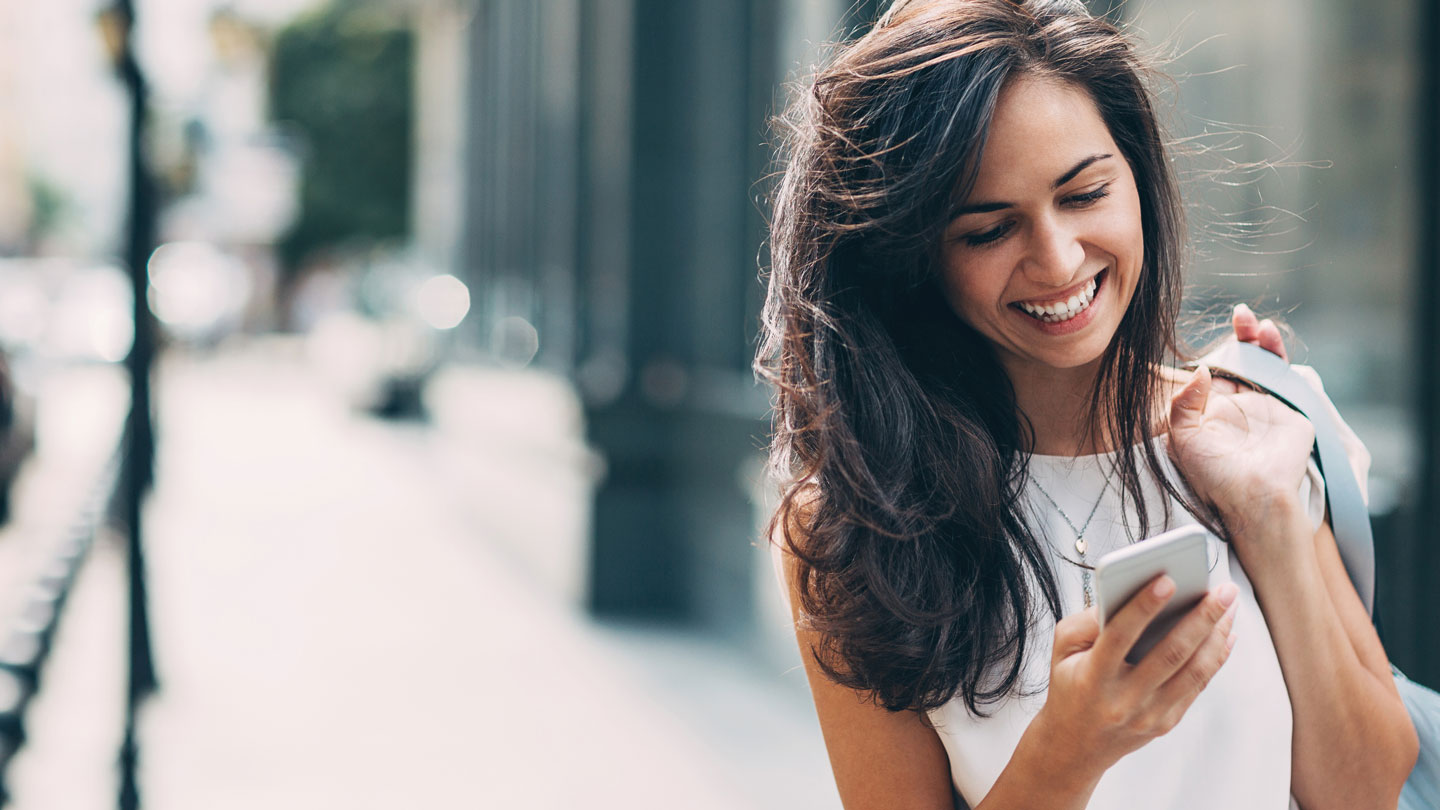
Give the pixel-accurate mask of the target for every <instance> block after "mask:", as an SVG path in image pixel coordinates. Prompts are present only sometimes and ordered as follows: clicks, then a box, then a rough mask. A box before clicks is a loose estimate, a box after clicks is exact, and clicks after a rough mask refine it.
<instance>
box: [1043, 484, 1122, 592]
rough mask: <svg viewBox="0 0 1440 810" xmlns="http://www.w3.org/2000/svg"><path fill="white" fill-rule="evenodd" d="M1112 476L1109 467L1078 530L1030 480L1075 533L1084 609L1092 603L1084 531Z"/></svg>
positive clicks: (1102, 498)
mask: <svg viewBox="0 0 1440 810" xmlns="http://www.w3.org/2000/svg"><path fill="white" fill-rule="evenodd" d="M1114 474H1115V468H1114V467H1111V468H1110V472H1109V473H1107V474H1106V475H1105V484H1104V486H1102V487H1100V496H1099V497H1098V498H1096V499H1095V505H1094V506H1092V507H1090V516H1089V517H1087V518H1085V525H1083V526H1081V527H1080V528H1078V529H1077V528H1075V521H1073V520H1071V519H1070V516H1069V515H1067V514H1065V510H1064V509H1061V508H1060V504H1058V503H1056V502H1055V499H1054V498H1052V497H1050V493H1048V492H1046V491H1045V487H1042V486H1040V482H1039V481H1037V480H1035V479H1034V478H1033V477H1032V478H1031V479H1030V482H1031V483H1033V484H1034V485H1035V489H1037V490H1039V491H1040V494H1041V495H1044V496H1045V500H1047V501H1049V502H1050V505H1051V506H1053V507H1055V511H1056V512H1059V513H1060V519H1061V520H1063V521H1065V525H1066V526H1069V527H1070V531H1072V532H1074V533H1075V551H1076V552H1078V553H1079V554H1080V583H1081V586H1082V588H1083V589H1084V592H1085V607H1087V608H1088V607H1090V605H1091V604H1092V603H1093V602H1094V595H1093V594H1092V593H1091V590H1090V569H1091V568H1092V567H1093V566H1090V565H1088V564H1086V562H1085V551H1086V549H1088V548H1089V546H1090V544H1089V543H1088V542H1087V541H1086V540H1085V530H1086V529H1088V528H1090V521H1092V520H1094V519H1095V513H1096V512H1098V511H1100V502H1101V501H1103V500H1105V493H1106V491H1108V490H1109V489H1110V476H1111V475H1114Z"/></svg>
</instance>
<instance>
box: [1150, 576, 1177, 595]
mask: <svg viewBox="0 0 1440 810" xmlns="http://www.w3.org/2000/svg"><path fill="white" fill-rule="evenodd" d="M1150 590H1151V591H1152V592H1153V593H1154V594H1155V595H1156V596H1158V597H1160V598H1161V599H1166V598H1168V597H1169V596H1170V594H1172V593H1174V592H1175V580H1173V579H1171V578H1170V577H1160V579H1158V580H1156V581H1155V586H1154V587H1153V588H1151V589H1150Z"/></svg>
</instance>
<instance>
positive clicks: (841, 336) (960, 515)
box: [756, 0, 1215, 715]
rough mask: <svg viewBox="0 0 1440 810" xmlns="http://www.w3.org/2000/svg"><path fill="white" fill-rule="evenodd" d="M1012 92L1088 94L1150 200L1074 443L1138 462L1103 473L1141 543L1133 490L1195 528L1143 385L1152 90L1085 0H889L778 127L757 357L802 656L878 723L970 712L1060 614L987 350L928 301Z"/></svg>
mask: <svg viewBox="0 0 1440 810" xmlns="http://www.w3.org/2000/svg"><path fill="white" fill-rule="evenodd" d="M1020 75H1028V76H1037V77H1044V78H1048V79H1055V80H1061V81H1065V82H1068V83H1070V84H1072V85H1073V86H1076V87H1079V88H1082V89H1083V90H1084V91H1085V92H1086V93H1088V94H1089V96H1090V98H1091V99H1092V100H1093V101H1094V102H1095V105H1096V107H1097V108H1098V110H1099V112H1100V115H1101V117H1102V119H1103V120H1104V122H1105V124H1106V125H1107V126H1108V127H1109V130H1110V134H1111V136H1112V137H1113V138H1114V139H1115V142H1116V144H1117V145H1118V146H1119V148H1120V150H1121V152H1122V153H1123V155H1124V157H1125V159H1126V160H1127V161H1128V162H1129V165H1130V168H1131V170H1132V172H1133V174H1134V177H1135V183H1136V186H1137V187H1138V189H1139V192H1140V204H1141V214H1142V220H1143V222H1142V229H1143V234H1144V265H1143V268H1142V272H1141V275H1140V279H1139V283H1138V287H1137V289H1136V290H1135V293H1134V296H1133V299H1132V301H1131V303H1130V306H1129V309H1128V311H1127V312H1126V314H1125V316H1124V318H1123V319H1122V322H1121V324H1120V326H1119V328H1118V331H1117V333H1116V335H1115V337H1114V339H1113V340H1112V342H1111V344H1110V346H1109V347H1108V348H1107V350H1106V352H1105V354H1104V356H1103V358H1102V362H1101V369H1100V371H1099V373H1098V374H1097V379H1096V382H1095V386H1094V389H1093V391H1092V393H1091V398H1090V408H1091V419H1090V420H1089V421H1090V424H1091V425H1092V426H1095V425H1104V426H1105V431H1104V433H1103V434H1102V435H1105V436H1107V437H1109V438H1110V439H1111V440H1112V441H1113V442H1114V446H1116V447H1137V446H1138V448H1139V449H1140V452H1139V453H1138V454H1135V453H1120V454H1118V462H1119V463H1118V466H1117V470H1116V476H1117V479H1118V480H1119V481H1120V482H1122V484H1123V486H1122V487H1121V489H1122V498H1123V499H1124V500H1125V502H1127V503H1133V504H1134V506H1135V509H1136V514H1137V516H1138V518H1139V523H1140V526H1139V532H1140V536H1144V535H1145V534H1148V532H1149V526H1150V516H1149V515H1147V514H1146V509H1145V498H1144V497H1143V495H1142V473H1143V472H1147V471H1148V473H1149V474H1150V476H1152V477H1153V478H1154V479H1155V480H1158V481H1160V482H1162V485H1163V487H1164V488H1165V489H1166V491H1167V492H1169V493H1170V494H1171V495H1172V496H1174V497H1176V498H1178V499H1179V500H1180V502H1181V503H1182V504H1184V505H1185V506H1186V508H1187V509H1190V510H1191V511H1196V512H1197V514H1202V513H1203V512H1204V510H1203V508H1199V509H1198V510H1197V506H1196V504H1194V502H1193V498H1192V497H1191V496H1190V495H1189V494H1188V493H1185V492H1181V491H1180V490H1179V488H1177V486H1176V485H1175V484H1173V483H1171V482H1170V480H1169V479H1168V477H1167V476H1166V474H1165V471H1164V468H1163V467H1162V465H1161V461H1160V459H1159V458H1158V457H1157V454H1156V451H1155V448H1154V442H1153V441H1151V440H1152V439H1153V438H1154V428H1153V426H1152V424H1151V418H1152V415H1153V414H1155V413H1156V410H1155V409H1156V406H1157V404H1158V403H1159V402H1160V397H1161V388H1160V386H1161V381H1160V379H1159V378H1158V376H1157V374H1156V369H1157V368H1158V367H1159V366H1160V365H1161V364H1162V363H1163V362H1164V361H1165V360H1166V359H1167V358H1173V357H1177V356H1181V355H1182V352H1181V350H1180V349H1179V348H1178V345H1177V341H1176V338H1175V333H1176V319H1177V316H1178V314H1179V310H1180V299H1181V289H1182V285H1181V265H1182V251H1183V249H1184V224H1183V209H1182V205H1181V202H1180V196H1179V192H1178V190H1177V185H1176V180H1175V178H1174V176H1173V174H1172V171H1171V168H1170V163H1169V160H1168V158H1167V154H1166V147H1165V139H1164V136H1163V133H1162V130H1161V127H1160V126H1159V123H1158V121H1157V117H1156V113H1155V104H1154V101H1153V99H1152V96H1151V93H1150V90H1149V89H1148V86H1147V83H1146V82H1147V79H1148V77H1150V76H1151V75H1153V71H1152V70H1151V69H1150V68H1149V66H1148V65H1147V63H1146V62H1145V60H1144V59H1143V58H1142V57H1141V56H1140V55H1139V54H1138V53H1137V51H1136V49H1135V48H1134V47H1133V46H1132V44H1131V43H1130V41H1129V40H1128V39H1127V38H1126V36H1125V35H1124V34H1122V33H1121V32H1120V31H1119V30H1118V29H1117V28H1116V27H1115V26H1114V25H1112V24H1111V23H1110V22H1108V21H1107V20H1105V19H1103V18H1100V17H1094V16H1092V15H1090V14H1089V13H1088V12H1086V11H1085V9H1084V7H1083V5H1081V4H1079V3H1078V2H1062V1H1060V0H1048V1H1047V0H1041V1H1034V0H1029V1H1026V2H1009V1H1008V0H912V2H897V3H896V4H895V5H894V6H893V7H891V8H890V10H889V11H887V12H886V13H885V15H884V16H883V17H882V18H881V19H880V21H879V22H878V23H877V24H876V25H875V26H874V28H873V29H872V30H870V31H869V32H868V33H866V34H865V35H864V36H862V37H860V38H859V39H857V40H855V41H854V42H851V43H849V44H846V45H843V46H840V47H838V48H837V49H836V50H835V51H834V52H833V54H832V56H831V58H830V59H829V60H828V63H827V64H826V65H824V66H823V67H821V68H820V69H819V70H818V72H817V73H816V74H815V75H814V76H813V81H811V82H809V83H808V85H807V86H806V87H805V89H804V92H802V93H801V94H799V95H798V96H797V98H796V100H795V101H794V102H793V103H792V104H791V106H790V108H789V109H788V111H787V113H786V114H785V116H783V117H782V118H781V119H780V120H779V121H778V125H779V126H780V127H781V128H782V129H783V131H784V133H785V135H784V142H783V145H782V150H781V160H782V168H783V175H782V178H781V180H780V182H779V184H778V187H777V189H776V191H775V194H774V197H773V200H774V208H773V214H772V218H771V228H770V260H771V267H770V268H769V273H768V275H769V279H768V292H767V296H766V301H765V308H764V314H763V332H762V336H761V341H760V347H759V351H758V354H757V359H756V370H757V372H758V373H759V374H760V375H761V376H762V377H763V378H764V379H766V380H767V381H768V382H770V383H771V384H772V385H773V386H774V414H773V416H774V423H773V429H772V440H771V444H770V465H771V471H772V473H773V474H774V475H776V476H777V477H778V478H779V479H780V480H781V481H782V483H783V486H782V495H781V502H780V506H779V509H778V510H777V511H776V513H775V516H774V517H773V518H772V523H771V536H772V537H775V536H777V532H778V535H779V536H780V537H782V538H783V543H784V545H785V546H786V547H787V549H788V550H789V551H790V553H791V554H793V555H794V558H795V565H796V566H797V567H796V574H797V578H796V579H797V590H798V595H799V607H800V609H801V611H802V614H803V616H804V617H805V620H806V621H807V622H808V625H809V627H810V628H812V629H814V630H816V631H818V632H819V637H820V639H821V641H820V643H819V645H818V646H817V648H816V649H815V650H813V651H812V653H813V654H814V655H815V657H816V660H817V661H818V662H819V664H820V666H821V668H822V669H823V671H824V672H825V673H826V675H827V676H828V677H830V678H831V679H832V680H834V681H836V682H838V683H840V684H843V685H846V686H849V687H851V688H853V689H857V690H861V691H863V692H865V693H867V694H870V695H871V696H872V697H873V699H874V700H875V702H876V703H877V704H879V705H883V706H885V707H886V708H888V709H891V710H894V711H898V710H902V709H913V710H917V711H928V710H930V709H934V708H937V707H939V706H941V705H943V704H945V703H948V702H949V701H950V700H952V699H954V698H955V697H956V695H959V696H961V697H962V698H963V699H964V702H965V705H966V707H967V709H968V710H969V711H970V712H971V713H973V714H977V715H982V714H984V710H983V707H984V706H985V705H986V704H989V703H993V702H994V701H996V700H998V699H1000V698H1002V697H1004V696H1006V695H1008V694H1011V693H1012V692H1014V691H1015V690H1016V688H1017V684H1018V682H1019V676H1020V673H1021V671H1022V668H1021V657H1022V655H1023V654H1024V652H1025V650H1026V648H1027V647H1026V645H1027V638H1028V637H1029V635H1030V634H1031V633H1032V632H1033V628H1034V620H1035V618H1036V614H1037V612H1038V611H1040V610H1042V609H1048V610H1049V612H1050V613H1051V614H1053V615H1054V616H1055V617H1056V618H1057V619H1058V618H1059V615H1060V611H1061V606H1060V597H1059V592H1058V588H1057V585H1056V582H1055V577H1054V572H1053V571H1052V570H1051V568H1050V565H1049V563H1048V561H1047V560H1048V557H1047V553H1046V546H1045V544H1044V542H1043V541H1042V538H1039V537H1037V536H1036V535H1035V533H1034V531H1032V529H1031V528H1030V527H1029V526H1028V525H1027V522H1026V519H1025V517H1026V516H1025V515H1024V513H1023V512H1022V506H1021V505H1020V504H1021V503H1022V499H1021V497H1020V496H1021V494H1022V489H1023V488H1024V486H1025V483H1026V477H1027V473H1026V470H1027V463H1026V462H1027V460H1028V457H1029V452H1030V449H1029V448H1030V446H1031V443H1032V437H1031V432H1030V428H1029V425H1028V423H1026V421H1025V420H1024V417H1023V415H1021V414H1020V413H1018V411H1017V408H1016V404H1015V399H1014V391H1013V388H1012V387H1011V385H1010V381H1009V379H1008V378H1007V377H1006V375H1005V373H1004V371H1003V370H1002V368H1001V366H1000V364H999V362H998V360H997V358H996V355H995V353H994V351H993V350H992V349H991V347H990V346H989V344H988V343H987V342H986V341H985V339H984V338H982V337H981V336H980V335H979V334H978V333H977V332H975V331H974V330H973V329H971V328H970V327H969V326H967V325H966V324H965V323H963V322H962V321H961V320H960V319H959V317H958V316H957V315H956V314H955V313H954V312H953V310H952V309H951V308H950V307H949V306H948V304H947V303H946V299H945V297H944V295H943V294H942V292H941V290H942V286H941V261H940V247H941V235H942V233H943V231H944V229H945V227H946V225H947V223H948V221H949V218H950V212H951V211H953V210H954V209H955V207H956V206H957V205H958V204H960V203H962V202H963V201H964V200H965V198H966V197H967V195H968V194H969V192H970V188H971V187H972V186H973V183H974V178H975V174H976V172H977V170H978V166H979V161H980V155H981V152H982V150H983V148H984V145H985V139H986V135H987V131H988V128H989V125H990V121H991V118H992V115H993V113H994V110H995V104H996V99H997V98H998V97H999V95H1000V91H1001V88H1002V87H1003V86H1004V85H1005V83H1006V82H1007V81H1009V80H1011V79H1013V78H1014V77H1016V76H1020ZM1137 455H1138V456H1139V458H1137V457H1136V456H1137ZM1142 466H1143V468H1144V469H1143V470H1142ZM1168 508H1169V507H1168V501H1167V506H1166V510H1167V514H1166V516H1165V517H1166V519H1167V520H1168V518H1169V514H1168ZM1202 522H1205V523H1206V525H1209V526H1211V527H1212V528H1215V526H1214V523H1213V516H1211V517H1209V518H1208V519H1207V517H1206V516H1205V515H1204V514H1202Z"/></svg>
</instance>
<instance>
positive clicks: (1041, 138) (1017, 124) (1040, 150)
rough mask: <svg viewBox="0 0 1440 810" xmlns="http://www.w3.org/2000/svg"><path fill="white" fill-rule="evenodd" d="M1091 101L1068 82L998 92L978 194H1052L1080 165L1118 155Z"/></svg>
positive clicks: (1020, 83)
mask: <svg viewBox="0 0 1440 810" xmlns="http://www.w3.org/2000/svg"><path fill="white" fill-rule="evenodd" d="M1116 151H1117V148H1116V146H1115V139H1114V138H1113V137H1111V135H1110V130H1109V128H1108V127H1106V125H1105V121H1104V119H1103V118H1101V116H1100V111H1099V109H1097V108H1096V106H1095V102H1094V101H1093V100H1092V99H1091V98H1090V95H1089V94H1088V93H1086V92H1085V91H1084V90H1083V89H1081V88H1079V87H1077V86H1076V85H1074V84H1071V83H1069V82H1065V81H1060V80H1057V79H1048V78H1037V77H1031V76H1021V77H1017V78H1016V79H1014V80H1012V81H1010V82H1009V83H1007V84H1006V85H1005V87H1004V88H1002V89H1001V91H1000V97H999V99H998V100H997V102H996V106H995V114H994V116H993V117H992V118H991V122H990V129H989V134H988V135H987V137H986V140H985V149H984V151H983V153H982V154H981V156H980V166H979V172H978V174H977V176H976V183H975V189H974V193H975V194H985V195H987V196H988V195H991V194H1003V193H1005V192H1006V191H1007V190H1011V189H1013V190H1015V191H1016V192H1017V193H1018V192H1019V191H1022V190H1033V189H1034V188H1035V187H1036V186H1037V185H1040V186H1042V187H1043V188H1045V189H1049V188H1050V186H1051V184H1052V183H1053V182H1054V180H1055V179H1056V178H1058V177H1061V176H1063V175H1064V174H1065V173H1066V172H1067V171H1068V170H1069V169H1070V168H1071V167H1073V166H1074V165H1076V163H1077V162H1078V161H1081V160H1084V159H1085V158H1086V157H1088V156H1091V155H1096V154H1115V153H1116Z"/></svg>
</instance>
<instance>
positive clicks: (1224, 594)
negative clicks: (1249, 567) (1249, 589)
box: [1215, 582, 1240, 607]
mask: <svg viewBox="0 0 1440 810" xmlns="http://www.w3.org/2000/svg"><path fill="white" fill-rule="evenodd" d="M1238 593H1240V589H1239V588H1238V587H1236V586H1235V583H1233V582H1227V583H1225V584H1224V585H1221V586H1220V587H1219V588H1217V589H1216V590H1215V598H1216V599H1219V600H1220V604H1222V605H1226V606H1227V607H1228V606H1229V604H1230V603H1231V602H1234V601H1235V596H1236V594H1238Z"/></svg>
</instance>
